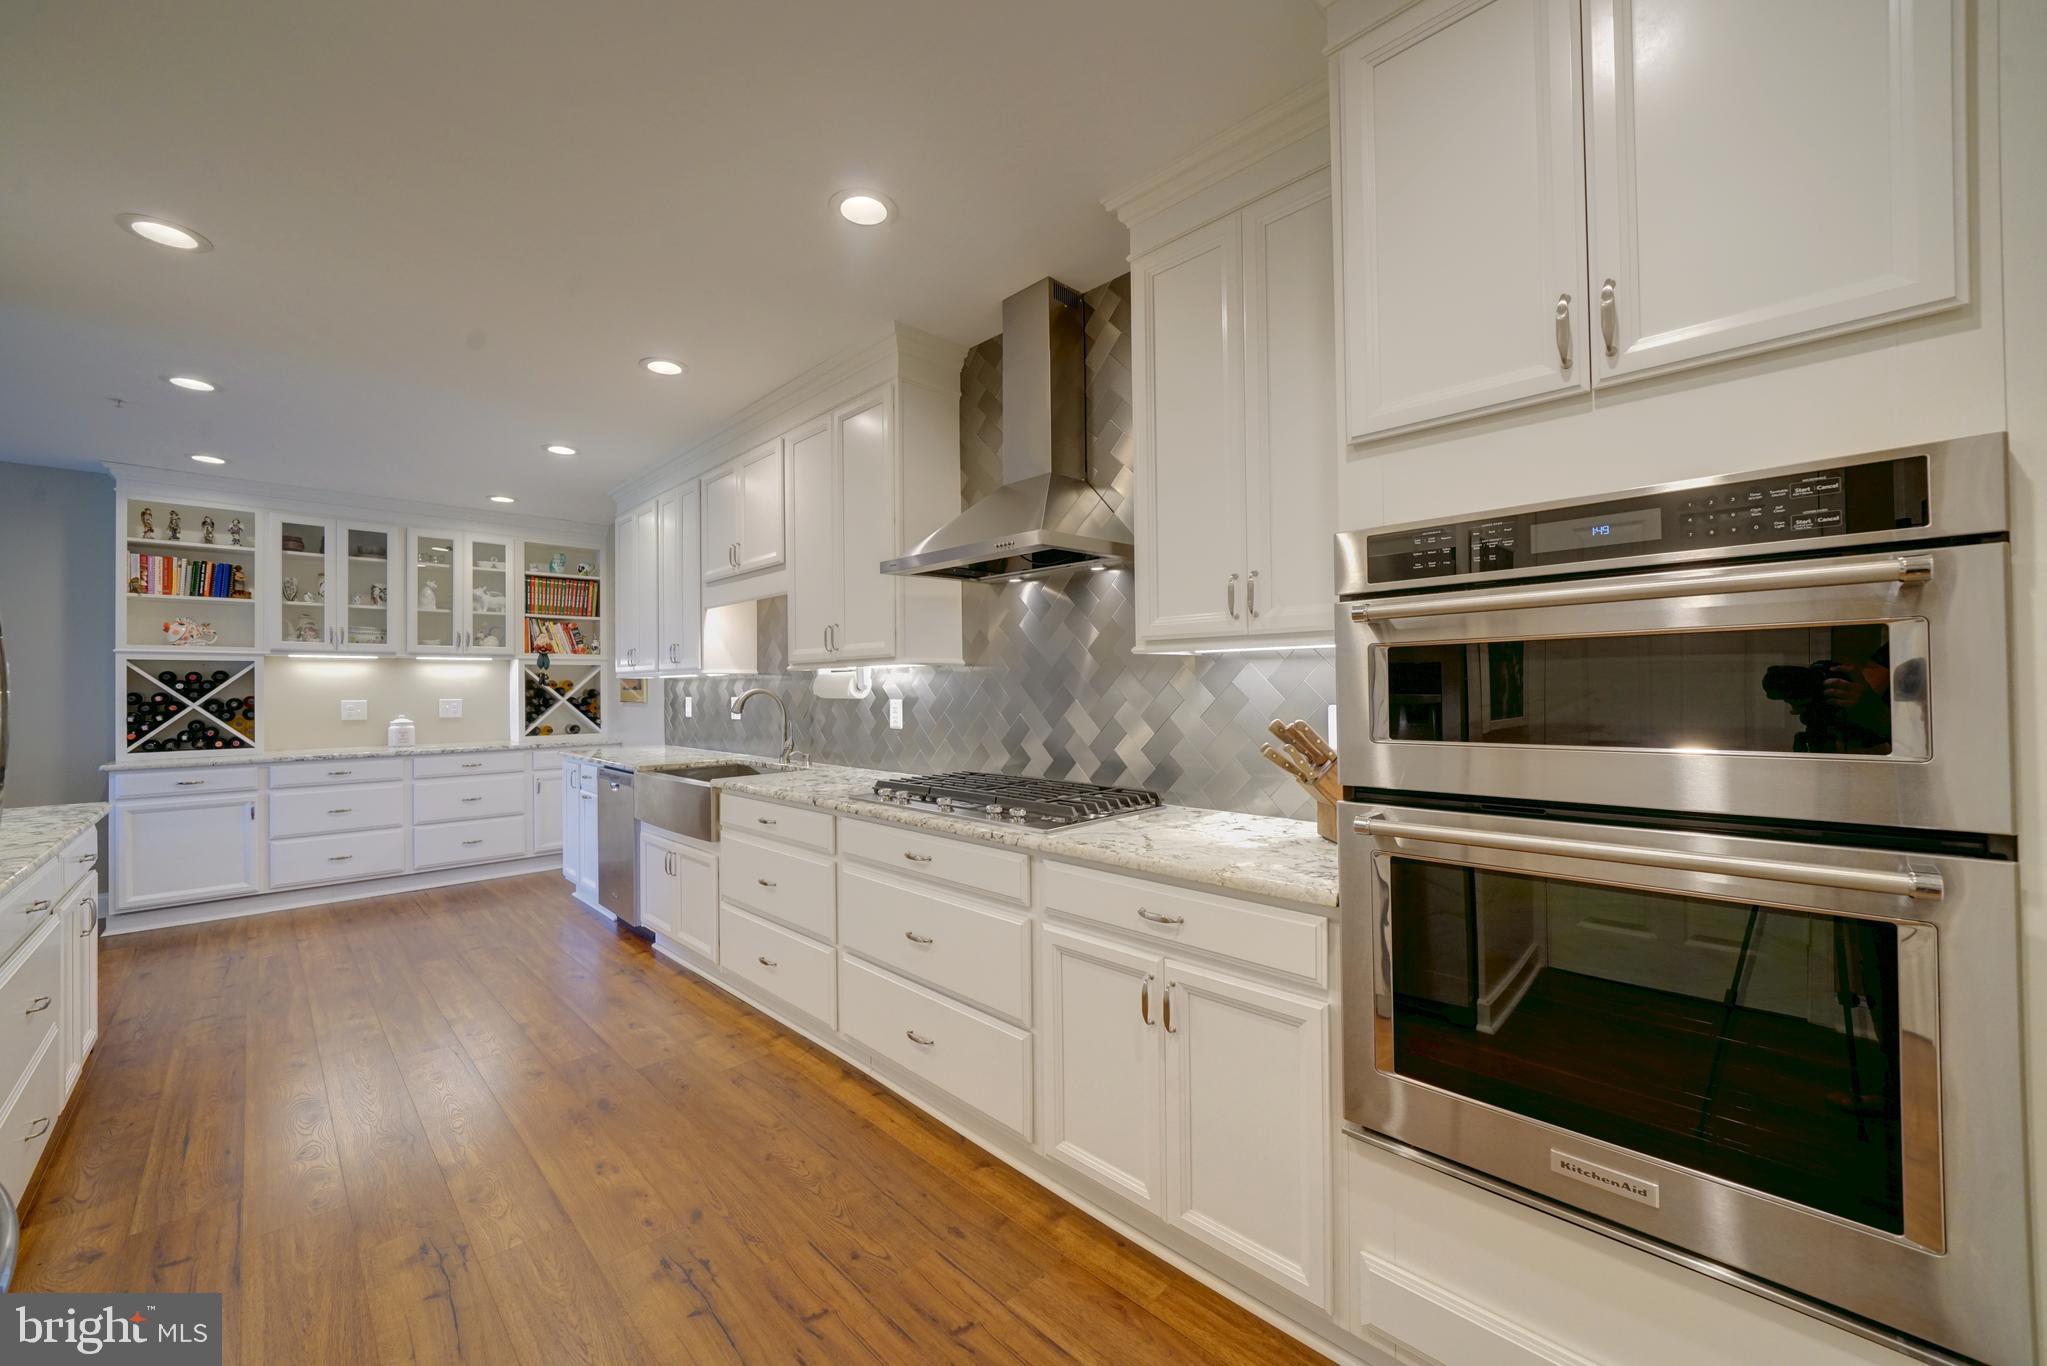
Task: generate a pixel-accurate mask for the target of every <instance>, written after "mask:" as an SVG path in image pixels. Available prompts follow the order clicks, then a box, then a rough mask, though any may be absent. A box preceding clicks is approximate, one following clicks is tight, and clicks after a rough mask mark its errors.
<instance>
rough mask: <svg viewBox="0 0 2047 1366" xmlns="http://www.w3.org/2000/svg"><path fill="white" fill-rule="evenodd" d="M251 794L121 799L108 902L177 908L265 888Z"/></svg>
mask: <svg viewBox="0 0 2047 1366" xmlns="http://www.w3.org/2000/svg"><path fill="white" fill-rule="evenodd" d="M257 800H258V798H257V795H256V794H255V793H254V792H241V793H215V794H212V795H209V796H203V797H166V798H163V799H161V800H148V801H134V802H120V803H117V804H116V805H115V807H114V839H113V852H112V854H111V855H110V857H111V858H112V860H113V865H114V867H113V877H114V902H115V904H116V905H117V906H119V907H120V908H121V909H123V910H129V911H140V910H146V909H148V908H149V907H151V906H179V905H184V904H186V903H188V902H193V901H213V900H217V899H219V898H221V897H231V896H247V895H249V894H251V893H253V892H260V891H262V890H263V866H262V865H263V845H262V840H261V838H260V837H259V833H258V826H257V822H256V803H257Z"/></svg>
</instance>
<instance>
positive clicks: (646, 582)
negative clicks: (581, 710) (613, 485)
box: [612, 498, 661, 673]
mask: <svg viewBox="0 0 2047 1366" xmlns="http://www.w3.org/2000/svg"><path fill="white" fill-rule="evenodd" d="M660 518H661V511H660V507H659V502H658V500H657V499H653V498H649V499H648V500H647V501H646V502H644V503H641V504H639V505H638V506H636V507H634V508H632V509H631V510H629V511H628V512H627V513H626V514H625V516H623V517H621V518H619V519H618V524H617V527H616V528H615V531H616V536H617V545H616V547H615V556H614V557H615V558H616V560H617V562H618V593H617V598H618V605H617V608H616V613H617V616H616V620H615V621H614V622H613V624H612V642H613V657H614V659H615V660H616V662H617V665H618V668H619V670H620V672H624V673H647V672H651V671H652V670H653V669H654V668H655V666H656V664H657V662H658V660H659V658H660V654H661V646H660V635H661V617H660V604H661V598H660V588H659V578H660V574H661V522H660Z"/></svg>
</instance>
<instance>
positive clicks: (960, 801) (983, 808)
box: [874, 773, 1161, 830]
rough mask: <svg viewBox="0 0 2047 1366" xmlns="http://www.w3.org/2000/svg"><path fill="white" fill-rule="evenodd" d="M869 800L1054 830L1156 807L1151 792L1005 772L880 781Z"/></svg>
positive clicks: (1157, 797)
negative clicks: (1027, 776)
mask: <svg viewBox="0 0 2047 1366" xmlns="http://www.w3.org/2000/svg"><path fill="white" fill-rule="evenodd" d="M874 798H875V800H876V801H879V802H886V803H888V804H889V805H891V806H909V807H923V808H928V809H933V810H937V811H942V812H945V813H946V814H948V815H954V816H961V817H965V818H967V819H971V820H983V821H991V822H997V823H1000V824H1003V825H1020V826H1024V827H1027V828H1030V829H1037V830H1059V829H1064V828H1066V827H1069V826H1074V825H1080V824H1083V823H1085V822H1087V821H1100V820H1110V819H1113V818H1114V817H1117V816H1128V815H1132V814H1134V813H1136V812H1139V811H1149V810H1151V809H1152V808H1153V807H1156V806H1158V805H1160V804H1161V803H1160V801H1159V795H1158V793H1156V792H1147V791H1144V790H1143V789H1142V788H1134V787H1102V786H1099V785H1097V784H1095V783H1076V782H1067V781H1064V780H1062V779H1057V778H1019V777H1016V776H1014V775H1011V774H1007V773H937V774H933V775H932V776H930V777H928V778H914V777H911V778H884V779H883V780H882V781H880V782H878V783H876V784H875V785H874Z"/></svg>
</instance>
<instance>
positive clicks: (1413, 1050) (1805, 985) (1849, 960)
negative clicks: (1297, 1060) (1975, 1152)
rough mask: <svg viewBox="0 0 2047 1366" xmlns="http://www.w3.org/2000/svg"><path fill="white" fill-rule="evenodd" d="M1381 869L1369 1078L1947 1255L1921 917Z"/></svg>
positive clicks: (1928, 971)
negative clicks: (1422, 1089)
mask: <svg viewBox="0 0 2047 1366" xmlns="http://www.w3.org/2000/svg"><path fill="white" fill-rule="evenodd" d="M1378 864H1379V877H1380V879H1381V886H1382V889H1383V890H1382V895H1383V897H1384V907H1385V913H1384V921H1383V930H1384V935H1385V942H1384V945H1383V952H1384V955H1385V958H1384V963H1383V969H1382V970H1383V972H1384V981H1383V983H1382V990H1381V991H1380V993H1379V996H1380V1001H1379V1004H1380V1012H1379V1014H1380V1018H1379V1022H1378V1023H1379V1029H1378V1037H1377V1040H1376V1050H1377V1053H1378V1058H1377V1065H1378V1067H1379V1069H1380V1070H1381V1071H1384V1072H1387V1073H1390V1074H1392V1075H1394V1076H1397V1077H1399V1078H1402V1079H1404V1080H1407V1081H1412V1082H1417V1083H1420V1084H1423V1085H1426V1086H1430V1087H1434V1088H1438V1089H1440V1090H1443V1091H1447V1092H1450V1093H1453V1094H1454V1095H1456V1096H1459V1097H1463V1098H1464V1099H1466V1100H1469V1101H1473V1102H1477V1103H1479V1104H1482V1105H1486V1106H1491V1107H1496V1108H1498V1109H1501V1110H1505V1111H1509V1112H1511V1113H1513V1114H1516V1115H1520V1116H1522V1117H1525V1118H1527V1119H1530V1120H1535V1121H1538V1122H1540V1123H1542V1124H1546V1125H1551V1126H1554V1127H1556V1128H1558V1129H1562V1130H1567V1131H1569V1132H1570V1133H1573V1134H1579V1135H1583V1136H1585V1137H1587V1138H1591V1139H1595V1140H1597V1141H1599V1142H1601V1143H1605V1144H1610V1145H1613V1146H1615V1147H1618V1148H1625V1149H1629V1150H1632V1151H1634V1152H1638V1153H1641V1154H1644V1155H1646V1156H1649V1157H1652V1158H1656V1159H1658V1160H1660V1161H1663V1162H1666V1163H1670V1164H1673V1165H1675V1166H1678V1167H1682V1168H1686V1169H1689V1170H1692V1171H1695V1172H1700V1173H1704V1174H1706V1175H1709V1176H1713V1177H1718V1178H1720V1179H1722V1180H1726V1181H1730V1182H1734V1183H1736V1184H1738V1185H1741V1186H1745V1187H1748V1188H1751V1189H1753V1190H1756V1191H1761V1192H1764V1193H1766V1194H1768V1195H1772V1196H1776V1197H1778V1198H1780V1199H1783V1200H1787V1201H1790V1202H1792V1203H1794V1204H1797V1205H1801V1206H1805V1207H1808V1208H1810V1209H1814V1210H1819V1211H1822V1212H1824V1213H1827V1214H1831V1215H1834V1216H1837V1217H1839V1218H1841V1219H1845V1220H1848V1221H1850V1222H1852V1223H1855V1224H1857V1225H1861V1226H1863V1227H1865V1228H1869V1229H1873V1230H1877V1231H1879V1232H1882V1233H1887V1234H1891V1235H1894V1236H1898V1237H1902V1238H1906V1239H1908V1240H1910V1241H1913V1242H1916V1243H1919V1244H1920V1245H1922V1246H1928V1247H1936V1248H1937V1247H1938V1246H1939V1243H1940V1239H1941V1217H1940V1202H1939V1189H1940V1180H1939V1165H1938V1132H1939V1102H1938V1096H1939V1084H1938V1076H1937V1066H1936V1057H1935V1050H1934V1047H1933V1040H1934V1038H1935V1037H1936V1034H1935V1026H1934V1021H1935V1020H1937V1018H1938V1010H1937V1002H1936V999H1935V995H1936V984H1935V979H1936V966H1935V965H1936V933H1935V930H1934V928H1933V927H1932V926H1931V925H1927V924H1921V923H1915V922H1911V921H1904V920H1891V919H1873V918H1859V917H1852V916H1841V915H1828V914H1816V913H1812V912H1810V911H1804V910H1794V909H1790V908H1787V907H1783V906H1778V905H1771V904H1765V903H1760V902H1748V901H1742V900H1718V899H1710V898H1706V897H1700V896H1695V895H1685V894H1679V893H1675V892H1671V891H1665V890H1657V889H1653V888H1648V887H1642V886H1627V885H1614V884H1605V883H1598V882H1591V881H1576V880H1570V879H1566V878H1562V877H1557V876H1552V875H1548V874H1538V873H1532V872H1521V871H1510V870H1506V869H1501V868H1489V867H1484V866H1477V865H1474V864H1471V863H1459V862H1454V861H1436V860H1433V859H1428V858H1423V857H1417V856H1411V855H1408V854H1405V853H1390V852H1389V853H1382V854H1380V855H1379V856H1378ZM1915 1164H1918V1165H1919V1170H1917V1171H1915V1169H1914V1168H1915ZM1928 1164H1930V1168H1929V1166H1928Z"/></svg>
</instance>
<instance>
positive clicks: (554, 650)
mask: <svg viewBox="0 0 2047 1366" xmlns="http://www.w3.org/2000/svg"><path fill="white" fill-rule="evenodd" d="M526 650H527V652H528V653H529V654H530V653H533V652H535V651H539V650H545V651H547V652H548V653H549V654H553V655H594V654H596V653H597V646H596V644H595V643H594V642H593V641H592V640H591V638H590V637H589V636H586V635H584V634H583V628H582V627H580V626H578V625H577V624H576V623H575V622H573V621H544V620H541V619H540V618H537V617H528V618H527V619H526Z"/></svg>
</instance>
